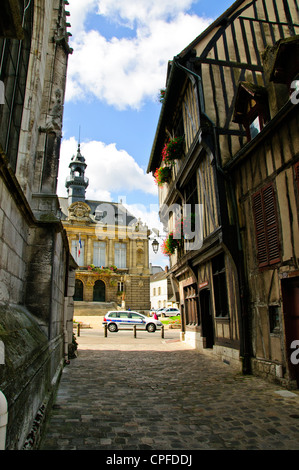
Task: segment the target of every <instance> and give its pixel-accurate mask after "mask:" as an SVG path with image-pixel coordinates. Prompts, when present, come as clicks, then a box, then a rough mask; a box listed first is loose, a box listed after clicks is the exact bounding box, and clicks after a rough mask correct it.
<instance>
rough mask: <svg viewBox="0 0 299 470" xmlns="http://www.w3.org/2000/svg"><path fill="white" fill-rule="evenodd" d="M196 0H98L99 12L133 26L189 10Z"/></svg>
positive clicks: (171, 16)
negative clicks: (136, 23)
mask: <svg viewBox="0 0 299 470" xmlns="http://www.w3.org/2000/svg"><path fill="white" fill-rule="evenodd" d="M192 3H194V0H163V1H161V0H151V1H150V2H149V1H148V0H134V1H124V0H113V1H111V0H98V13H99V14H101V15H103V16H106V17H110V18H112V19H114V20H115V21H118V22H120V23H123V22H127V24H128V25H130V26H131V27H132V26H133V25H134V23H135V22H138V23H141V24H143V25H145V24H148V23H149V22H151V21H155V20H161V19H164V20H166V19H169V18H173V17H175V16H176V15H177V14H178V13H180V12H182V11H186V10H188V9H189V8H190V7H191V5H192Z"/></svg>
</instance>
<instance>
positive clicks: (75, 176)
mask: <svg viewBox="0 0 299 470" xmlns="http://www.w3.org/2000/svg"><path fill="white" fill-rule="evenodd" d="M86 167H87V165H86V163H85V158H84V157H83V156H82V155H81V150H80V144H78V150H77V155H76V156H75V155H74V156H73V157H72V161H71V163H70V164H69V168H70V175H69V176H68V177H67V178H66V181H65V187H66V188H67V193H68V205H69V206H70V205H71V204H72V203H73V202H76V201H81V202H85V191H86V188H87V186H88V184H89V180H88V178H86V177H85V169H86Z"/></svg>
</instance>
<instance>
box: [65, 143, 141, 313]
mask: <svg viewBox="0 0 299 470" xmlns="http://www.w3.org/2000/svg"><path fill="white" fill-rule="evenodd" d="M86 166H87V165H86V163H85V159H84V157H83V156H82V154H81V151H80V146H79V148H78V152H77V155H76V156H74V157H73V158H72V160H71V163H70V176H69V177H68V178H67V180H66V187H67V190H68V198H60V199H59V201H60V207H61V211H62V220H63V224H64V227H65V229H66V232H67V236H68V240H69V246H70V249H71V252H72V255H73V257H74V259H75V260H76V262H77V263H78V266H79V269H78V270H77V271H76V291H75V296H74V300H75V302H76V303H75V305H76V307H77V306H78V308H80V305H81V304H80V302H82V301H83V302H115V303H117V304H118V305H122V306H123V307H124V306H125V307H127V308H129V307H130V308H131V309H132V310H133V309H134V310H138V311H145V312H146V311H148V310H149V308H150V289H149V280H150V271H149V253H148V235H149V232H148V228H147V227H146V226H145V225H143V224H142V222H141V221H140V220H137V219H136V218H135V217H134V216H132V215H131V214H130V213H129V212H128V211H127V210H126V208H125V207H124V206H123V205H122V203H121V202H120V203H109V202H103V201H90V200H85V190H86V188H87V185H88V179H87V178H86V177H85V170H86ZM99 308H100V305H99ZM86 312H88V308H87V310H86Z"/></svg>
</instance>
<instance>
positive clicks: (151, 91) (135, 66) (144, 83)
mask: <svg viewBox="0 0 299 470" xmlns="http://www.w3.org/2000/svg"><path fill="white" fill-rule="evenodd" d="M231 4H232V1H231V0H230V1H221V2H220V1H216V0H195V1H192V0H162V1H161V0H151V1H149V0H134V1H133V0H85V1H82V0H69V6H68V7H67V9H68V10H69V11H70V14H71V15H70V23H71V25H72V26H71V28H70V29H69V31H70V32H71V33H72V36H71V38H70V45H71V47H72V48H73V50H74V52H73V54H72V55H70V57H69V66H68V76H67V88H66V100H65V106H64V121H63V140H62V147H61V157H60V169H59V179H58V195H59V196H62V197H66V190H65V187H64V181H65V178H66V176H67V175H68V174H69V169H68V165H69V162H70V159H71V157H72V155H73V154H74V153H76V149H77V145H78V138H79V128H80V140H81V151H82V154H83V155H84V157H85V158H86V163H87V165H88V166H87V169H86V176H87V177H88V178H89V180H90V184H89V187H88V188H87V192H86V197H87V199H94V200H101V201H116V202H117V201H119V200H120V199H122V200H123V202H125V203H126V204H127V205H128V208H129V209H130V210H131V212H132V213H133V214H134V215H135V216H136V217H140V218H141V219H142V220H143V221H144V222H145V223H147V225H148V226H149V228H154V227H156V228H159V229H160V230H161V225H159V220H158V214H157V212H158V198H157V188H156V185H155V183H154V180H153V177H152V175H147V174H146V169H147V165H148V161H149V157H150V153H151V148H152V144H153V139H154V135H155V131H156V127H157V123H158V119H159V114H160V110H161V104H160V103H159V101H158V93H159V89H160V88H163V87H164V86H165V79H166V71H167V62H168V60H171V59H172V58H173V56H175V55H177V54H178V53H180V52H181V50H183V49H184V48H185V47H186V46H187V45H188V44H190V42H191V41H192V40H193V39H195V38H196V37H197V36H198V35H199V34H200V33H201V32H202V31H203V30H204V29H206V27H207V26H208V25H209V24H210V23H211V22H212V21H213V20H215V19H216V18H217V17H218V16H219V15H221V14H222V13H223V12H224V11H225V10H226V9H227V8H228V7H229V6H230V5H231ZM167 261H168V260H167V259H166V258H163V259H162V258H161V257H160V256H159V255H155V257H153V256H152V255H151V262H153V263H154V264H162V265H165V264H167Z"/></svg>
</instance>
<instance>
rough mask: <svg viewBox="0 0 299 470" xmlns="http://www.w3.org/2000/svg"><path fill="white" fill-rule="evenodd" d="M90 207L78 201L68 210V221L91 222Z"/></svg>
mask: <svg viewBox="0 0 299 470" xmlns="http://www.w3.org/2000/svg"><path fill="white" fill-rule="evenodd" d="M90 211H91V209H90V207H89V206H88V204H86V203H85V202H80V201H76V202H73V204H71V205H70V207H69V208H68V220H76V221H79V222H90V221H91V218H90Z"/></svg>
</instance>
